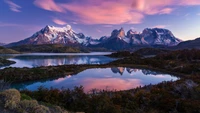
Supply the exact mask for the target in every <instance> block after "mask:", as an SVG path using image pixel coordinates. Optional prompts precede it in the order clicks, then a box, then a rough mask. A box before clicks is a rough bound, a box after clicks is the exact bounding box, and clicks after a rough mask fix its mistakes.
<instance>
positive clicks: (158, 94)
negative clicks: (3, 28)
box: [0, 49, 200, 113]
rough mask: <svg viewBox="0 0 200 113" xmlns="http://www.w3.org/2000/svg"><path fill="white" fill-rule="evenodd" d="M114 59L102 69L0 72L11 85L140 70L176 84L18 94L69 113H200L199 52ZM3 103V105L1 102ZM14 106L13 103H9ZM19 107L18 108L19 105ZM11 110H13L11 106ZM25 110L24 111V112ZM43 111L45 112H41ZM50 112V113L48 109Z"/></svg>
mask: <svg viewBox="0 0 200 113" xmlns="http://www.w3.org/2000/svg"><path fill="white" fill-rule="evenodd" d="M112 55H113V57H125V58H122V59H119V60H117V61H114V62H111V63H109V64H105V65H65V66H51V67H38V68H32V69H30V68H22V69H20V68H6V69H3V70H0V75H1V78H3V79H5V80H9V81H13V82H22V81H28V80H37V79H44V78H52V77H59V76H65V75H69V74H70V75H73V74H75V73H78V72H81V71H83V70H85V69H88V68H103V67H116V66H125V67H140V68H150V69H155V70H160V71H166V72H169V73H174V74H175V75H176V76H179V77H180V80H178V81H174V82H173V81H169V82H163V83H160V84H158V85H148V86H144V87H138V88H136V89H130V90H128V91H105V90H102V91H101V90H96V89H93V90H91V92H90V93H85V92H84V88H83V87H75V88H74V89H73V90H69V89H62V90H58V89H52V88H51V89H46V88H43V87H40V88H39V89H38V90H37V91H28V90H24V91H21V94H22V95H23V96H22V99H21V100H24V99H25V100H29V101H27V102H24V103H28V102H30V101H32V99H36V100H37V101H38V102H39V103H43V102H44V103H46V105H56V106H61V107H63V108H65V109H67V110H70V111H76V112H78V111H84V112H87V113H169V112H170V113H199V112H200V95H199V94H200V76H199V75H200V50H195V49H192V50H178V51H168V52H161V54H158V55H156V56H155V57H149V58H145V57H142V55H141V54H138V53H137V52H135V53H129V52H120V53H115V54H112ZM3 102H4V101H3ZM8 104H11V105H12V104H13V106H15V105H14V103H12V102H11V103H9V102H8ZM19 105H20V104H19ZM11 108H12V106H11ZM23 109H24V108H23ZM41 109H42V110H48V109H46V108H43V107H42V108H41ZM49 110H50V109H49Z"/></svg>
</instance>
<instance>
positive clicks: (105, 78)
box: [12, 67, 177, 92]
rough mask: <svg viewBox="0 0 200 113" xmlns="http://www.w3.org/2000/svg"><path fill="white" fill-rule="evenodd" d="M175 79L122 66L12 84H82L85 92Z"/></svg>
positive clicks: (31, 87) (60, 86)
mask: <svg viewBox="0 0 200 113" xmlns="http://www.w3.org/2000/svg"><path fill="white" fill-rule="evenodd" d="M170 80H173V81H174V80H177V78H176V77H173V76H171V75H169V74H163V73H160V72H155V71H151V70H146V69H134V68H124V67H113V68H98V69H87V70H85V71H83V72H80V73H78V74H77V75H74V76H72V75H69V76H66V77H60V78H54V79H51V80H50V79H48V80H43V81H35V82H25V83H22V84H13V85H12V87H14V88H17V89H24V88H27V89H29V90H37V88H38V87H39V86H44V87H46V88H50V87H53V88H59V89H60V88H70V89H72V88H73V87H74V86H80V85H82V86H84V88H85V89H84V90H85V92H88V91H90V90H91V89H95V88H97V89H109V90H127V89H131V88H136V87H138V86H144V85H148V84H157V83H160V82H162V81H170Z"/></svg>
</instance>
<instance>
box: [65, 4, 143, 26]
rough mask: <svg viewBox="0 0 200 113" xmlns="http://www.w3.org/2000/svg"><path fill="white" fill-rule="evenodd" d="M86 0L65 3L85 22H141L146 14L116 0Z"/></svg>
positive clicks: (67, 7) (66, 7) (68, 8)
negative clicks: (95, 0)
mask: <svg viewBox="0 0 200 113" xmlns="http://www.w3.org/2000/svg"><path fill="white" fill-rule="evenodd" d="M96 3H97V2H95V3H93V2H90V0H86V2H85V3H84V4H78V3H71V4H63V5H62V7H64V8H65V9H66V10H68V11H71V12H73V13H75V14H76V15H77V17H79V18H81V19H80V20H79V21H81V22H82V23H84V24H123V23H131V24H138V23H141V21H142V19H143V17H144V15H143V14H141V13H138V12H133V11H132V9H131V6H130V5H128V4H127V2H125V3H121V2H116V1H103V2H100V3H99V4H96Z"/></svg>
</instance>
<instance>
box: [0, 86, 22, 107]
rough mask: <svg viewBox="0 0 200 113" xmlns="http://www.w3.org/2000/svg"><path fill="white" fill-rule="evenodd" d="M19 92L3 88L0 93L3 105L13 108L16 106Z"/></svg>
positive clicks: (18, 100)
mask: <svg viewBox="0 0 200 113" xmlns="http://www.w3.org/2000/svg"><path fill="white" fill-rule="evenodd" d="M20 97H21V96H20V93H19V91H18V90H16V89H9V90H5V91H4V92H1V93H0V100H1V102H2V104H3V105H4V107H6V108H9V109H14V108H16V106H17V103H19V102H20Z"/></svg>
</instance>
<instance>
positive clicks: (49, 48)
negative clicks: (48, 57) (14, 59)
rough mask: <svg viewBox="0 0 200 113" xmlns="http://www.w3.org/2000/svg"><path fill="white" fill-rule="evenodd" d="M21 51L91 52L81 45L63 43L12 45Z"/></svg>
mask: <svg viewBox="0 0 200 113" xmlns="http://www.w3.org/2000/svg"><path fill="white" fill-rule="evenodd" d="M11 49H14V50H16V51H20V52H39V53H40V52H43V53H80V52H84V53H86V52H89V51H88V50H87V49H85V48H83V47H80V46H65V45H62V44H46V45H22V46H15V47H11Z"/></svg>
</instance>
